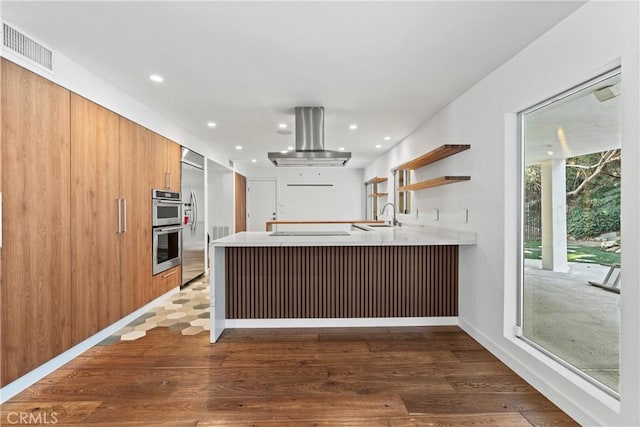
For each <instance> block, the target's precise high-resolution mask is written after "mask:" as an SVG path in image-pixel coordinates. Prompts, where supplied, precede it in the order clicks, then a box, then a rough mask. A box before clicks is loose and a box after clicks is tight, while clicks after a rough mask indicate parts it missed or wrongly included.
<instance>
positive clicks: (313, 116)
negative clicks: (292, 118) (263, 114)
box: [268, 107, 351, 167]
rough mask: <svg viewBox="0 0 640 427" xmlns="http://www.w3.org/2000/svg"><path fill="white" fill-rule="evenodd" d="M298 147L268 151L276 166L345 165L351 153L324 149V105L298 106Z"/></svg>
mask: <svg viewBox="0 0 640 427" xmlns="http://www.w3.org/2000/svg"><path fill="white" fill-rule="evenodd" d="M295 112H296V149H295V151H288V152H286V153H281V152H275V153H268V157H269V160H271V163H273V164H274V165H275V166H279V167H281V166H298V167H303V166H334V167H336V166H344V165H346V164H347V162H348V161H349V159H351V153H347V152H344V151H331V150H325V149H324V107H296V108H295Z"/></svg>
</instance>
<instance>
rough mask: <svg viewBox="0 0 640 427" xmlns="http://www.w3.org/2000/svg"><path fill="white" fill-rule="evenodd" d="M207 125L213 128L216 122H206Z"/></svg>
mask: <svg viewBox="0 0 640 427" xmlns="http://www.w3.org/2000/svg"><path fill="white" fill-rule="evenodd" d="M207 126H209V127H210V128H214V127H216V124H215V122H208V123H207Z"/></svg>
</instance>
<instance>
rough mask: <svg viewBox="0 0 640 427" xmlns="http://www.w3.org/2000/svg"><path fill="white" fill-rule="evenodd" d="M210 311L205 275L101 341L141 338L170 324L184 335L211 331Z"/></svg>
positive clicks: (172, 328)
mask: <svg viewBox="0 0 640 427" xmlns="http://www.w3.org/2000/svg"><path fill="white" fill-rule="evenodd" d="M209 312H210V307H209V277H205V276H203V277H201V278H199V279H196V280H194V281H193V282H191V283H190V284H189V286H187V287H186V288H184V289H181V290H180V292H178V293H177V294H175V295H174V296H173V297H171V299H170V300H168V301H167V302H165V303H164V304H162V305H160V306H158V307H156V308H154V309H152V310H151V311H149V312H148V313H145V314H143V315H142V316H140V317H138V318H137V319H135V320H134V321H132V322H131V323H129V324H128V325H127V326H125V327H124V328H122V329H120V330H119V331H118V332H116V333H115V334H113V335H111V336H110V337H109V338H107V339H105V340H103V341H102V342H101V343H100V344H101V345H108V344H111V343H114V342H117V341H131V340H137V339H138V338H142V337H144V336H145V335H146V334H147V331H148V330H150V329H153V328H169V330H172V331H176V332H180V333H181V334H182V335H196V334H199V333H201V332H205V331H209Z"/></svg>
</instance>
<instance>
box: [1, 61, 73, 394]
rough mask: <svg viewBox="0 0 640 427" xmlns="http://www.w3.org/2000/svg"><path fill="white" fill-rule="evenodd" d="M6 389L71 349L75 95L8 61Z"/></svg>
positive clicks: (4, 75)
mask: <svg viewBox="0 0 640 427" xmlns="http://www.w3.org/2000/svg"><path fill="white" fill-rule="evenodd" d="M1 102H2V113H1V114H2V116H1V121H2V182H3V222H2V227H3V230H2V234H3V248H2V258H3V267H4V268H3V275H2V284H1V290H0V293H1V298H2V314H1V321H2V326H1V328H2V348H1V350H2V362H1V363H2V379H1V382H2V385H5V384H7V383H9V382H11V381H13V380H15V379H17V378H18V377H20V376H22V375H24V374H26V373H27V372H29V371H30V370H32V369H34V368H36V367H38V366H39V365H41V364H43V363H44V362H46V361H48V360H50V359H51V358H53V357H55V356H56V355H58V354H60V353H61V352H62V351H64V350H66V349H67V348H69V347H70V345H71V328H70V318H71V259H70V253H71V248H70V245H71V239H70V184H71V182H70V176H69V174H70V126H69V120H70V119H69V111H70V105H69V103H70V93H69V91H68V90H66V89H64V88H62V87H60V86H57V85H55V84H53V83H51V82H50V81H48V80H46V79H43V78H41V77H39V76H37V75H36V74H34V73H31V72H30V71H27V70H25V69H23V68H21V67H19V66H17V65H15V64H13V63H11V62H9V61H7V60H5V59H2V101H1Z"/></svg>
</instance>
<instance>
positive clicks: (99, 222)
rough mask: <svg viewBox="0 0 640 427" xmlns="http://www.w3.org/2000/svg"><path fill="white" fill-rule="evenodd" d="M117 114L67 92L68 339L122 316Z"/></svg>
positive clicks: (85, 335) (77, 338)
mask: <svg viewBox="0 0 640 427" xmlns="http://www.w3.org/2000/svg"><path fill="white" fill-rule="evenodd" d="M119 133H120V131H119V117H118V115H117V114H115V113H113V112H111V111H109V110H107V109H106V108H103V107H101V106H99V105H97V104H95V103H93V102H91V101H89V100H87V99H85V98H83V97H81V96H78V95H76V94H73V93H72V94H71V267H72V278H71V283H72V310H73V316H72V317H73V327H72V336H73V344H77V343H79V342H80V341H82V340H84V339H86V338H88V337H89V336H91V335H93V334H95V333H96V332H98V331H100V330H101V329H103V328H105V327H107V326H109V325H110V324H112V323H113V322H115V321H117V320H118V319H120V318H121V317H122V315H121V310H120V241H121V229H122V209H121V208H122V202H121V199H120V137H119Z"/></svg>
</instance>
